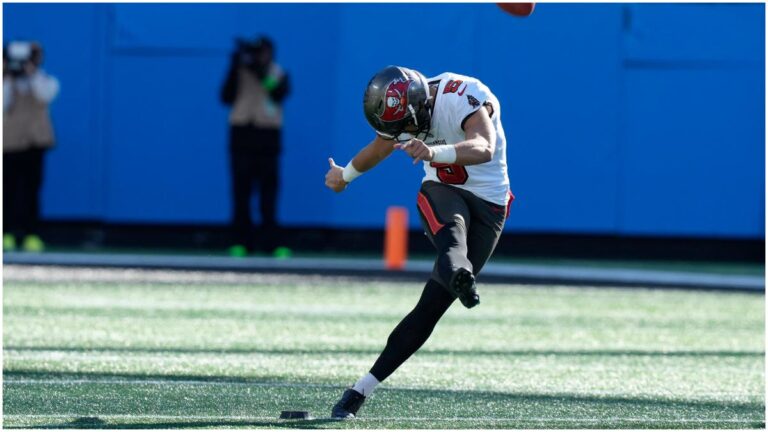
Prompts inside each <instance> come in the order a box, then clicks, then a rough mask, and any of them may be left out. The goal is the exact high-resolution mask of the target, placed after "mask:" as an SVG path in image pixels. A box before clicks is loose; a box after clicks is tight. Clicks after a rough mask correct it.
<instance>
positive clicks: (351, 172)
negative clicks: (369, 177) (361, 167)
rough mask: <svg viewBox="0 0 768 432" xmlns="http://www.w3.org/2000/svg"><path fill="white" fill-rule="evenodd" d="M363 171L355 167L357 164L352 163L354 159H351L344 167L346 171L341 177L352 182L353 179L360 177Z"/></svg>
mask: <svg viewBox="0 0 768 432" xmlns="http://www.w3.org/2000/svg"><path fill="white" fill-rule="evenodd" d="M361 174H362V173H361V172H360V171H358V170H356V169H355V166H354V165H352V161H349V163H348V164H347V166H345V167H344V171H343V172H342V173H341V177H342V178H344V181H345V182H347V183H351V182H352V180H354V179H356V178H358V177H360V175H361Z"/></svg>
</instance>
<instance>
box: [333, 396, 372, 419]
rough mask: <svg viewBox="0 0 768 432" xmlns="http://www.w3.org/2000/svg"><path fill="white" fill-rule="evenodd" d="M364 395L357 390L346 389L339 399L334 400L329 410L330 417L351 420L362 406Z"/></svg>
mask: <svg viewBox="0 0 768 432" xmlns="http://www.w3.org/2000/svg"><path fill="white" fill-rule="evenodd" d="M363 402H365V396H363V395H362V394H360V393H358V392H357V390H353V389H347V390H346V391H345V392H344V394H343V395H341V399H340V400H339V401H338V402H336V405H334V406H333V410H331V418H333V419H336V420H352V419H353V418H355V416H356V415H357V410H359V409H360V407H361V406H363Z"/></svg>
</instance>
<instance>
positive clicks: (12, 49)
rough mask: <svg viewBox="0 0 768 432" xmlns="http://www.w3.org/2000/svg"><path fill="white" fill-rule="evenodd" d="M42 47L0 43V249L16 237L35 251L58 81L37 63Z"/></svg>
mask: <svg viewBox="0 0 768 432" xmlns="http://www.w3.org/2000/svg"><path fill="white" fill-rule="evenodd" d="M42 63H43V49H42V47H41V46H40V44H38V43H36V42H11V43H9V44H8V45H7V46H5V47H4V49H3V207H4V208H5V212H6V213H5V215H6V216H5V225H4V230H5V232H4V233H3V249H4V250H13V249H16V247H17V239H18V240H22V239H23V241H22V244H21V246H22V248H23V249H24V250H25V251H28V252H41V251H42V250H43V249H44V248H45V245H44V243H43V241H42V240H41V239H40V237H39V236H38V221H39V218H40V189H41V186H42V181H43V161H44V157H45V152H46V151H47V150H48V149H50V148H51V147H53V144H54V135H53V125H52V124H51V117H50V114H49V112H48V105H49V104H50V103H51V102H52V101H53V99H54V98H55V97H56V95H57V94H58V92H59V81H58V80H57V79H56V78H54V77H52V76H50V75H48V74H46V73H45V71H43V70H42V69H41V68H40V66H41V65H42Z"/></svg>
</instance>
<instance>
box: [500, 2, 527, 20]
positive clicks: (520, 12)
mask: <svg viewBox="0 0 768 432" xmlns="http://www.w3.org/2000/svg"><path fill="white" fill-rule="evenodd" d="M496 5H497V6H498V7H500V8H501V9H502V10H504V11H505V12H507V13H510V14H512V15H514V16H518V17H527V16H529V15H530V14H532V13H533V9H534V8H535V7H536V3H496Z"/></svg>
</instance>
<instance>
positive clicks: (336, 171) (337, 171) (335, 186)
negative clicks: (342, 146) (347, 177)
mask: <svg viewBox="0 0 768 432" xmlns="http://www.w3.org/2000/svg"><path fill="white" fill-rule="evenodd" d="M328 163H329V164H330V165H331V168H330V169H329V170H328V172H327V173H326V174H325V185H326V186H328V188H329V189H331V190H332V191H334V192H341V191H343V190H344V189H346V188H347V184H348V183H347V182H345V181H344V175H343V173H344V169H343V168H342V167H340V166H338V165H336V162H334V161H333V158H328Z"/></svg>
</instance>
